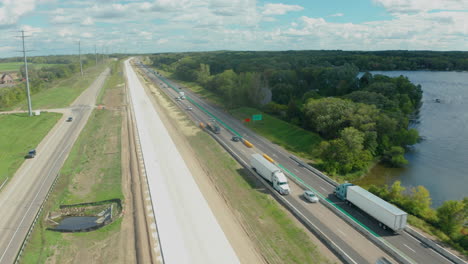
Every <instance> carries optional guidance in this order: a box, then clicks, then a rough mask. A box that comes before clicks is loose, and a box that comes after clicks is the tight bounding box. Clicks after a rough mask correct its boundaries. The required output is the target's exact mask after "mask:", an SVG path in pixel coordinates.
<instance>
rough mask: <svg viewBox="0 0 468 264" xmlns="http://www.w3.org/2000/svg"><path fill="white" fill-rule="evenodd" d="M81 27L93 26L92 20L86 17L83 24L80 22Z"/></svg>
mask: <svg viewBox="0 0 468 264" xmlns="http://www.w3.org/2000/svg"><path fill="white" fill-rule="evenodd" d="M81 25H83V26H91V25H94V20H93V19H92V18H90V17H86V18H85V19H84V20H83V22H81Z"/></svg>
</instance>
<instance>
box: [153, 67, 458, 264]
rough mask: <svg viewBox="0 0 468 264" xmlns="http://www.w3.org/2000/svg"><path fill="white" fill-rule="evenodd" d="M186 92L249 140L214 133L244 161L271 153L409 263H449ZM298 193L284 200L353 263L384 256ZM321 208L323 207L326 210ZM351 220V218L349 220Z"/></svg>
mask: <svg viewBox="0 0 468 264" xmlns="http://www.w3.org/2000/svg"><path fill="white" fill-rule="evenodd" d="M144 70H145V71H147V73H148V74H150V77H151V79H152V80H153V81H154V82H155V83H157V84H158V85H160V86H162V87H167V86H166V85H165V84H164V83H163V82H162V81H161V79H160V78H161V77H160V76H158V75H155V74H154V72H153V71H150V72H148V70H147V69H144ZM165 80H166V81H167V82H169V83H170V84H171V85H172V86H173V87H176V88H177V89H179V88H182V87H181V86H179V85H178V84H177V83H175V82H172V81H170V80H167V79H165ZM163 90H164V91H165V92H166V93H167V94H169V95H170V97H171V98H174V97H175V96H177V95H178V94H177V92H175V91H173V89H171V88H165V89H163ZM180 91H184V92H185V94H186V95H188V96H189V97H190V98H191V99H192V100H193V101H194V102H196V103H197V104H198V105H200V106H201V107H203V108H205V109H206V110H208V111H209V112H210V113H212V114H214V115H215V116H216V117H217V118H219V119H221V120H222V121H223V122H224V123H226V124H227V125H228V126H230V127H231V128H232V129H234V130H235V131H236V132H238V133H239V134H241V135H242V136H243V137H244V138H245V139H247V140H248V141H250V142H251V143H252V144H253V145H254V146H255V150H253V151H252V150H250V149H248V148H245V146H244V145H243V144H242V143H240V142H237V143H235V142H232V141H231V140H230V139H231V137H232V136H233V135H234V133H232V132H231V131H229V130H228V129H224V128H223V130H222V132H221V134H219V135H216V136H217V137H219V138H221V139H222V140H223V142H225V144H227V145H228V146H229V148H231V149H232V150H234V151H235V153H236V154H237V155H239V156H240V157H241V158H242V159H243V160H244V161H245V163H248V160H249V155H250V154H251V153H254V152H258V153H266V154H267V155H269V156H270V157H272V158H273V159H274V160H275V161H276V162H278V163H280V164H281V165H282V166H284V167H285V168H287V169H288V170H289V171H290V172H292V173H294V174H295V175H296V176H297V177H299V178H300V179H301V180H303V181H304V182H305V183H306V184H308V185H309V186H311V187H313V188H314V189H315V190H317V192H319V193H320V194H321V195H322V196H324V197H326V198H328V199H329V200H331V201H332V202H334V203H336V204H337V205H338V206H340V207H341V208H342V209H344V210H345V211H346V212H347V213H349V214H350V215H351V216H352V217H354V218H355V219H357V220H358V221H360V222H361V223H362V224H364V225H365V226H367V227H368V228H369V229H370V230H372V231H373V232H374V233H376V234H377V235H378V236H379V237H380V238H381V239H383V241H385V243H387V244H388V245H390V247H393V248H394V249H395V250H396V251H397V252H399V253H400V255H402V256H405V257H406V259H407V260H408V261H409V262H412V263H424V264H425V263H428V264H429V263H452V262H451V261H449V260H448V259H446V258H445V257H443V256H441V255H440V254H439V253H437V252H435V251H434V250H433V249H431V248H430V247H428V246H427V245H425V244H424V243H422V242H421V241H419V240H417V239H415V238H414V237H413V236H411V235H410V234H408V233H406V232H402V233H400V234H394V233H393V232H390V231H387V230H383V229H381V228H380V227H379V226H378V223H377V221H376V220H374V219H372V218H371V217H369V216H368V215H366V214H365V213H364V212H363V211H361V210H359V209H358V208H356V207H351V206H348V205H346V204H345V203H344V202H343V201H341V200H339V199H337V198H336V197H335V196H334V195H333V190H334V187H333V186H332V185H331V184H330V183H328V182H326V181H325V180H323V179H322V178H321V177H319V176H318V175H316V174H314V173H312V172H310V171H309V170H307V169H306V168H304V167H301V166H299V165H298V164H297V163H296V162H295V161H294V160H292V159H291V158H290V156H291V155H290V154H289V153H288V152H287V151H286V150H284V149H283V148H281V147H279V146H277V145H274V144H272V143H271V142H269V141H268V140H266V139H265V138H263V137H261V136H259V135H257V134H256V133H254V132H253V131H251V130H250V129H248V128H246V127H245V126H244V125H243V124H242V123H241V122H240V121H238V120H237V119H235V118H233V117H232V116H230V115H229V114H227V113H225V112H224V111H223V110H221V109H219V108H216V107H214V106H212V105H210V104H208V103H206V102H204V101H203V100H201V99H200V98H199V97H198V96H197V95H196V94H194V93H192V92H191V91H189V90H188V89H183V88H182V89H181V90H180ZM176 103H177V104H179V105H181V108H183V109H187V107H188V106H191V107H192V108H193V110H190V111H187V112H188V113H189V115H190V116H192V119H194V120H195V121H198V122H200V121H201V122H207V121H208V120H209V116H208V115H207V114H206V113H205V112H203V111H201V110H200V109H199V108H198V107H197V106H196V105H192V104H191V103H190V102H189V101H187V100H182V101H176ZM298 191H299V193H297V192H294V191H293V193H292V194H291V195H289V196H288V197H287V200H288V201H289V202H290V203H291V204H293V205H294V206H295V207H296V208H298V209H299V210H300V211H301V212H302V213H303V214H304V215H306V216H307V217H308V218H309V219H310V221H312V222H314V223H316V224H317V225H320V229H322V231H324V232H325V233H326V234H328V236H329V237H330V238H331V239H332V240H333V241H334V242H335V243H336V244H337V245H338V246H339V247H340V248H342V249H343V250H344V251H345V252H346V254H348V255H349V256H350V257H351V258H352V259H354V260H355V261H356V263H365V262H368V263H375V260H376V256H379V255H380V256H384V257H386V258H388V256H386V254H385V253H383V251H382V250H381V249H380V248H377V246H375V245H374V244H373V243H371V242H370V241H369V240H368V239H367V238H365V237H364V236H363V235H362V234H361V233H359V232H357V231H356V230H355V229H354V228H352V227H350V226H349V225H348V224H346V223H344V221H343V220H342V219H340V218H339V217H338V216H336V215H335V214H334V213H331V212H330V211H329V210H328V209H326V210H328V211H329V213H330V214H327V216H326V217H323V216H321V215H320V213H319V212H318V210H317V209H316V208H314V206H315V207H320V205H318V206H316V205H308V204H306V203H305V202H304V201H303V200H302V199H301V198H300V194H301V193H302V191H301V190H298ZM326 210H325V211H326ZM349 221H352V220H349Z"/></svg>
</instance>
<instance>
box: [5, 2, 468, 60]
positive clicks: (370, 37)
mask: <svg viewBox="0 0 468 264" xmlns="http://www.w3.org/2000/svg"><path fill="white" fill-rule="evenodd" d="M19 30H24V31H25V35H27V36H28V37H27V38H26V39H25V43H26V49H28V50H31V51H30V52H29V54H30V56H39V55H55V54H77V53H78V42H80V45H81V50H82V52H83V53H94V50H95V47H96V50H97V52H98V53H103V52H108V53H112V52H121V53H123V52H124V53H159V52H180V51H211V50H322V49H324V50H336V49H341V50H462V51H467V50H468V0H283V1H275V0H273V1H261V0H156V1H151V0H141V1H140V0H127V1H113V0H79V1H78V0H0V34H1V35H0V57H14V56H19V55H21V53H19V52H18V50H20V49H21V48H22V46H21V39H20V38H18V37H17V36H19V35H20V33H19V32H18V31H19Z"/></svg>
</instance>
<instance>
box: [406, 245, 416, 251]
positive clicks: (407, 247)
mask: <svg viewBox="0 0 468 264" xmlns="http://www.w3.org/2000/svg"><path fill="white" fill-rule="evenodd" d="M403 246H405V247H407V248H408V249H409V250H411V251H413V252H414V253H416V251H414V249H412V248H410V247H409V246H408V245H406V244H403Z"/></svg>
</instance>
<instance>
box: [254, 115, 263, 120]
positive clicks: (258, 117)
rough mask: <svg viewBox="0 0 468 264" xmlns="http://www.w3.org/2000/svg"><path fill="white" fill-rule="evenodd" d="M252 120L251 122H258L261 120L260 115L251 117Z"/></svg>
mask: <svg viewBox="0 0 468 264" xmlns="http://www.w3.org/2000/svg"><path fill="white" fill-rule="evenodd" d="M252 120H253V121H260V120H262V115H252Z"/></svg>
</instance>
